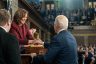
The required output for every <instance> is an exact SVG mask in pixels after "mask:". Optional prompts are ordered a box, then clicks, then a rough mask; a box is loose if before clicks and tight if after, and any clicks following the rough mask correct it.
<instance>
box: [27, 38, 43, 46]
mask: <svg viewBox="0 0 96 64" xmlns="http://www.w3.org/2000/svg"><path fill="white" fill-rule="evenodd" d="M28 44H33V45H44V42H43V41H42V40H41V39H34V40H28Z"/></svg>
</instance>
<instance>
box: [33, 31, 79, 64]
mask: <svg viewBox="0 0 96 64" xmlns="http://www.w3.org/2000/svg"><path fill="white" fill-rule="evenodd" d="M45 46H46V44H45ZM46 47H47V46H46ZM47 49H48V51H47V53H46V54H45V55H44V56H36V57H34V58H33V64H41V63H44V64H78V59H77V44H76V40H75V38H74V37H73V36H72V34H71V33H70V32H68V31H64V30H63V31H61V32H60V33H59V34H57V35H55V36H54V37H53V38H52V41H51V43H50V44H49V45H48V47H47Z"/></svg>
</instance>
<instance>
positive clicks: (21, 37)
mask: <svg viewBox="0 0 96 64" xmlns="http://www.w3.org/2000/svg"><path fill="white" fill-rule="evenodd" d="M10 33H11V34H12V35H15V36H16V37H17V39H18V41H19V44H20V45H24V44H28V39H30V40H32V39H33V38H32V35H31V34H30V32H29V29H28V27H27V25H26V24H24V25H23V26H19V25H18V24H16V23H15V22H14V21H13V22H12V25H11V29H10Z"/></svg>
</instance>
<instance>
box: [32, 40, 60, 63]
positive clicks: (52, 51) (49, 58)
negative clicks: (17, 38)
mask: <svg viewBox="0 0 96 64" xmlns="http://www.w3.org/2000/svg"><path fill="white" fill-rule="evenodd" d="M57 43H58V41H56V40H52V42H51V43H50V44H49V46H48V48H47V49H48V50H47V52H46V54H45V55H44V56H36V57H34V58H33V63H36V62H39V63H41V64H42V63H45V64H51V63H52V62H53V61H54V58H55V57H56V56H57V54H58V53H60V52H59V51H60V48H61V47H60V46H59V44H57Z"/></svg>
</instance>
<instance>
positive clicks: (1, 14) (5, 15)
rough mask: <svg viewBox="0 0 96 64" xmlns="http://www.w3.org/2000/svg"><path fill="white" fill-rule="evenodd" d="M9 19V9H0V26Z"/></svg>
mask: <svg viewBox="0 0 96 64" xmlns="http://www.w3.org/2000/svg"><path fill="white" fill-rule="evenodd" d="M9 21H10V22H11V15H10V13H9V11H7V10H5V9H0V26H3V25H5V24H6V23H7V22H9Z"/></svg>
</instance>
